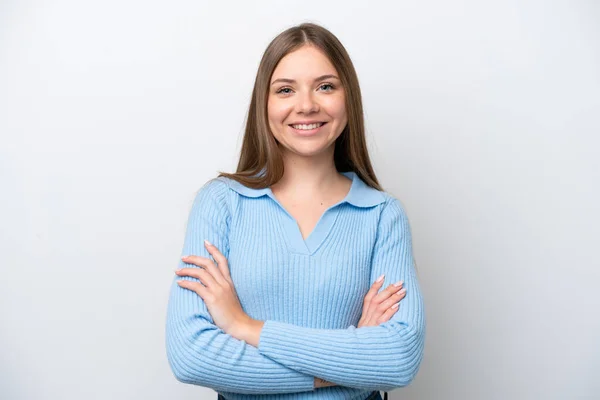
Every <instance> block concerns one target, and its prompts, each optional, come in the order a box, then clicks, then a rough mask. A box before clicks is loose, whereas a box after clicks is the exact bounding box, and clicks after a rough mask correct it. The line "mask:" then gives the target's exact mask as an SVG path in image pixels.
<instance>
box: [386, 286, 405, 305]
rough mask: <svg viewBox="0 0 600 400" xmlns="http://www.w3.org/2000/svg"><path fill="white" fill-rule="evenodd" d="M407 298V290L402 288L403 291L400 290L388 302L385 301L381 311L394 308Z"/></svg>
mask: <svg viewBox="0 0 600 400" xmlns="http://www.w3.org/2000/svg"><path fill="white" fill-rule="evenodd" d="M405 296H406V288H402V289H400V290H398V291H397V292H396V293H394V294H393V295H391V296H390V297H389V298H388V299H387V300H385V301H383V302H382V303H381V308H380V309H381V310H387V309H388V308H390V307H391V306H393V305H394V304H395V303H397V302H399V301H400V300H402V299H403V298H404V297H405Z"/></svg>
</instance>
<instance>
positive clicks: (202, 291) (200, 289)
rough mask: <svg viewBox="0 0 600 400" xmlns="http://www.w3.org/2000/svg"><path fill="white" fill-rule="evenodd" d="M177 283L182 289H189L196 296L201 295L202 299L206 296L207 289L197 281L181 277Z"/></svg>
mask: <svg viewBox="0 0 600 400" xmlns="http://www.w3.org/2000/svg"><path fill="white" fill-rule="evenodd" d="M177 284H178V285H179V286H180V287H182V288H184V289H189V290H191V291H192V292H195V293H196V294H197V295H198V296H200V297H202V299H204V297H205V296H206V292H207V289H206V288H205V287H204V286H202V284H201V283H199V282H193V281H188V280H185V279H182V280H179V281H177Z"/></svg>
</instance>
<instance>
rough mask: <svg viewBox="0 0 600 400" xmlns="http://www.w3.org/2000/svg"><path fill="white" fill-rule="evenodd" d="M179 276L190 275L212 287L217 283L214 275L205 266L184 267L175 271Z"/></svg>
mask: <svg viewBox="0 0 600 400" xmlns="http://www.w3.org/2000/svg"><path fill="white" fill-rule="evenodd" d="M175 273H176V274H177V275H178V276H190V277H192V278H196V279H198V280H199V281H200V282H202V284H204V286H208V287H212V286H214V285H216V284H217V282H216V281H215V279H214V277H213V276H212V275H211V274H210V273H209V272H208V271H207V270H206V269H204V268H182V269H180V270H177V271H175Z"/></svg>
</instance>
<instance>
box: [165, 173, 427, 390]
mask: <svg viewBox="0 0 600 400" xmlns="http://www.w3.org/2000/svg"><path fill="white" fill-rule="evenodd" d="M342 174H344V175H345V176H346V177H348V178H349V179H351V180H352V185H351V188H350V191H349V192H348V194H347V195H346V197H345V198H344V199H343V200H341V201H340V202H338V203H336V204H334V205H332V206H331V207H329V208H328V209H327V210H326V211H325V212H324V213H323V215H322V216H321V218H320V220H319V221H318V223H317V225H316V226H315V228H314V229H313V231H312V232H311V233H310V235H309V236H308V237H307V238H306V239H303V238H302V234H301V232H300V229H299V227H298V224H297V223H296V221H295V219H294V218H293V217H292V216H291V215H290V214H289V213H288V212H287V211H286V210H285V208H284V207H283V206H282V205H281V204H280V203H279V202H278V201H277V199H276V198H275V196H274V195H273V193H272V191H271V189H270V188H264V189H252V188H248V187H246V186H244V185H242V184H240V183H238V182H237V181H234V180H232V179H228V178H225V177H218V178H215V179H212V180H210V181H208V182H207V183H206V184H205V185H204V186H203V187H202V188H201V189H200V190H199V192H198V193H197V195H196V197H195V200H194V203H193V205H192V209H191V211H190V215H189V219H188V224H187V229H186V234H185V239H184V245H183V250H182V253H181V254H182V255H200V256H204V257H210V255H209V254H208V252H207V251H206V249H205V248H204V244H203V242H204V240H205V239H206V240H208V241H210V242H211V243H213V244H214V245H215V246H216V247H217V248H218V249H219V250H220V251H221V252H222V253H223V254H224V255H225V257H226V258H227V260H228V264H229V270H230V273H231V277H232V280H233V282H234V285H235V288H236V292H237V294H238V297H239V299H240V303H241V305H242V307H243V309H244V311H245V312H246V313H247V314H248V315H249V316H250V317H251V318H254V319H257V320H262V321H264V322H265V324H264V326H263V329H262V331H261V335H260V341H259V345H258V348H256V347H254V346H252V345H250V344H248V343H246V342H245V341H239V340H237V339H235V338H233V337H232V336H230V335H228V334H226V333H225V332H224V331H223V330H221V329H220V328H218V327H217V326H216V325H214V323H213V320H212V318H211V316H210V313H209V312H208V310H207V308H206V305H205V304H204V302H203V300H202V298H201V297H200V296H198V295H197V294H196V293H195V292H192V291H190V290H187V289H184V288H181V287H180V286H179V285H177V283H176V280H177V279H181V277H177V276H175V277H174V279H173V282H172V286H171V293H170V297H169V303H168V310H167V323H166V346H167V356H168V360H169V364H170V366H171V369H172V371H173V373H174V375H175V377H176V378H177V379H178V380H179V381H181V382H185V383H190V384H195V385H200V386H205V387H209V388H212V389H214V390H216V391H218V392H219V393H221V394H222V395H223V396H225V398H227V399H228V400H236V399H240V400H241V399H258V398H265V399H266V398H267V397H266V396H262V397H261V395H270V396H268V398H269V399H292V398H293V399H340V400H341V399H365V398H367V397H368V396H369V394H370V393H371V392H372V391H376V390H386V391H390V390H392V389H394V388H398V387H402V386H405V385H407V384H409V383H410V382H411V381H412V379H413V378H414V376H415V375H416V373H417V371H418V369H419V366H420V362H421V359H422V356H423V347H424V337H425V314H424V309H423V299H422V296H421V291H420V287H419V283H418V279H417V274H416V271H415V267H414V260H413V255H412V248H411V246H412V245H411V233H410V227H409V222H408V219H407V216H406V213H405V211H404V208H403V207H402V205H401V203H400V202H399V200H397V199H396V198H394V197H393V196H392V195H390V194H388V193H386V192H384V191H378V190H376V189H374V188H371V187H369V186H368V185H366V184H365V183H364V182H363V181H362V180H361V179H360V178H359V177H358V175H356V173H354V172H352V171H351V172H343V173H342ZM186 266H187V267H189V266H190V265H188V264H184V263H183V261H179V267H186ZM382 274H385V282H384V285H383V288H386V287H387V286H388V285H390V284H392V283H394V282H397V281H400V280H402V281H403V282H404V284H403V287H404V288H406V297H405V298H404V299H402V301H401V302H400V307H399V309H398V311H397V312H396V313H395V314H394V315H393V317H392V318H391V319H390V320H389V321H387V322H385V323H382V324H381V325H378V326H372V327H361V328H356V325H357V324H358V321H359V319H360V317H361V314H362V306H363V300H364V297H365V295H366V293H367V291H368V290H369V288H370V287H371V285H372V284H373V283H374V281H375V280H376V279H377V278H378V277H379V276H380V275H382ZM183 279H188V280H193V281H197V279H195V278H191V277H185V278H183ZM314 377H319V378H322V379H324V380H326V381H329V382H334V383H336V384H337V385H338V386H333V387H327V388H319V389H315V388H314Z"/></svg>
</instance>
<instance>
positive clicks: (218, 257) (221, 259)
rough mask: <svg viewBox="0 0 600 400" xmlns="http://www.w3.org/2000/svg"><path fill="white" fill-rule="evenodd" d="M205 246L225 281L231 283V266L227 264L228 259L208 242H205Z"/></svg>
mask: <svg viewBox="0 0 600 400" xmlns="http://www.w3.org/2000/svg"><path fill="white" fill-rule="evenodd" d="M204 245H205V247H206V250H208V252H209V253H210V255H211V256H212V257H213V258H214V259H215V262H216V263H217V265H218V267H219V270H220V271H221V274H222V275H223V277H225V279H227V280H228V281H231V275H230V274H229V264H228V263H227V258H225V256H224V255H223V254H222V253H221V252H220V251H219V249H217V247H216V246H215V245H214V244H212V243H211V242H209V241H208V240H205V241H204Z"/></svg>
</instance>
